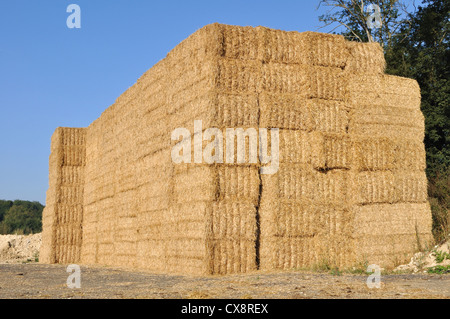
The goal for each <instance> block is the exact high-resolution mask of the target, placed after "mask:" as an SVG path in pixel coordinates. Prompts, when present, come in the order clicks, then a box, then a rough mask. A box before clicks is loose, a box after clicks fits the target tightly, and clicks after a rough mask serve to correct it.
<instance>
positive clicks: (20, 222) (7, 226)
mask: <svg viewBox="0 0 450 319" xmlns="http://www.w3.org/2000/svg"><path fill="white" fill-rule="evenodd" d="M43 210H44V206H43V205H42V204H41V203H39V202H29V201H23V200H15V201H10V200H0V235H6V234H25V235H28V234H34V233H40V232H41V231H42V211H43Z"/></svg>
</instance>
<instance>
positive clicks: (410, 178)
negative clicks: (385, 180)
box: [395, 171, 428, 203]
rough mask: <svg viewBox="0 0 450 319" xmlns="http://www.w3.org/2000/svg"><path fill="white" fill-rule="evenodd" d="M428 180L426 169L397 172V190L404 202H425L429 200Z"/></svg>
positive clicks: (398, 196) (399, 198) (400, 199)
mask: <svg viewBox="0 0 450 319" xmlns="http://www.w3.org/2000/svg"><path fill="white" fill-rule="evenodd" d="M427 188H428V180H427V176H426V174H425V172H424V171H422V172H414V171H412V172H411V171H397V172H395V192H396V196H397V198H398V200H399V201H400V202H404V203H425V202H426V201H427V200H428V189H427Z"/></svg>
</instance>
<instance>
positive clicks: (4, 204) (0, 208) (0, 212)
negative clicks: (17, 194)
mask: <svg viewBox="0 0 450 319" xmlns="http://www.w3.org/2000/svg"><path fill="white" fill-rule="evenodd" d="M12 205H13V202H12V201H10V200H0V223H1V222H2V221H3V218H4V216H5V214H6V213H7V212H8V210H9V209H10V208H11V206H12Z"/></svg>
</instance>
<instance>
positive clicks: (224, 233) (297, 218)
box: [43, 24, 431, 274]
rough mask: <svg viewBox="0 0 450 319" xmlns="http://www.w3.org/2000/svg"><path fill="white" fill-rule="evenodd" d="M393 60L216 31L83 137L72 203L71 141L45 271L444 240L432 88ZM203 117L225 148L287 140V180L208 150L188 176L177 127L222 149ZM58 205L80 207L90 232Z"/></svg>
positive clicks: (245, 267)
mask: <svg viewBox="0 0 450 319" xmlns="http://www.w3.org/2000/svg"><path fill="white" fill-rule="evenodd" d="M384 63H385V62H384V58H383V52H382V50H381V49H380V47H379V46H378V45H374V44H358V43H350V42H346V41H345V40H344V38H343V37H341V36H337V35H326V34H319V33H312V32H306V33H298V32H284V31H278V30H271V29H267V28H263V27H257V28H251V27H235V26H226V25H219V24H213V25H208V26H206V27H204V28H202V29H201V30H199V31H198V32H196V33H194V34H193V35H192V36H190V37H189V38H188V39H186V40H185V41H183V42H182V43H181V44H179V45H178V46H177V47H176V48H175V49H173V50H172V51H171V52H170V53H169V54H168V55H167V57H166V58H165V59H163V60H162V61H160V62H159V63H157V64H156V65H155V66H154V67H153V68H152V69H150V70H149V71H148V72H146V73H145V74H144V75H143V76H142V77H141V78H140V79H139V80H138V82H137V83H136V84H135V85H134V86H132V87H131V88H130V89H128V90H127V91H126V92H125V93H124V94H123V95H122V96H121V97H120V98H119V99H118V100H117V101H116V103H115V104H114V105H113V106H111V107H110V108H108V109H107V110H106V111H105V112H104V113H103V114H102V116H101V117H100V118H99V119H97V120H96V121H95V122H93V123H92V124H91V125H90V126H89V127H88V128H87V129H85V130H82V131H76V132H80V134H81V132H82V133H83V134H85V135H83V136H85V139H83V146H82V147H77V149H78V150H80V152H81V150H82V153H79V159H80V161H79V162H76V161H75V157H74V158H73V160H74V163H75V162H76V163H77V165H78V164H79V166H75V165H71V166H69V167H72V166H75V167H77V168H78V171H77V172H79V173H80V174H82V173H83V171H84V179H81V177H79V178H78V177H77V178H75V177H71V178H69V179H68V184H70V187H71V188H70V190H71V191H69V190H68V188H67V186H66V184H63V182H62V179H61V178H62V177H59V176H62V175H63V171H64V169H66V167H65V166H64V165H61V163H60V162H55V160H53V159H52V158H53V157H54V158H59V157H61V156H62V157H63V158H65V157H64V156H65V153H64V152H65V151H64V150H62V148H61V147H60V144H61V145H62V144H63V143H65V142H64V138H62V137H60V136H64V134H63V133H64V132H66V131H65V129H58V130H57V132H56V133H55V136H54V141H53V142H52V158H51V160H50V189H49V194H48V197H47V208H46V212H45V214H44V245H43V255H45V256H46V257H45V258H44V260H45V261H46V262H69V261H70V262H71V261H77V260H80V261H81V262H82V263H86V264H102V265H109V266H125V267H130V268H141V269H147V270H151V271H157V272H165V273H185V274H186V273H189V274H229V273H239V272H249V271H253V270H256V269H266V270H272V269H292V268H299V267H309V266H313V265H315V264H317V263H320V262H323V261H326V262H327V263H331V264H335V265H337V266H350V265H353V264H355V263H357V262H360V261H363V259H367V260H368V261H370V262H374V263H378V264H381V265H387V264H389V263H391V262H392V260H393V258H394V257H398V256H399V254H400V255H402V256H404V255H408V254H411V253H412V252H413V251H414V250H415V249H417V245H418V241H420V242H421V245H424V244H426V243H427V242H428V241H429V240H430V232H431V226H430V220H431V217H430V209H429V207H428V204H427V202H426V193H425V191H426V179H425V174H424V168H425V166H424V165H425V162H424V147H423V142H422V140H423V131H424V128H423V116H422V114H421V112H420V109H419V105H420V92H419V88H418V86H417V84H416V83H415V82H414V81H412V80H408V79H402V78H397V77H391V76H387V75H384ZM200 120H201V121H202V129H203V132H204V131H205V130H206V129H208V128H218V129H219V130H222V132H224V134H223V136H226V134H225V130H226V129H227V128H242V129H244V130H245V129H256V130H258V129H260V128H267V129H271V128H278V129H280V168H279V171H278V173H277V174H274V175H261V172H260V168H261V166H262V165H261V163H259V162H257V163H253V164H252V163H248V162H247V163H244V164H236V163H235V164H230V163H227V164H219V163H213V164H208V163H206V162H205V161H201V162H197V161H195V162H196V163H194V160H195V154H191V155H192V164H186V163H184V164H175V163H174V162H173V161H172V158H171V152H172V149H173V147H174V145H175V144H177V143H178V141H172V140H171V134H172V132H173V130H174V129H176V128H187V129H188V130H190V132H191V133H192V136H191V137H188V139H190V140H191V142H192V143H191V144H192V149H194V148H195V147H200V146H205V145H206V144H208V142H209V141H202V140H201V135H200V133H203V132H197V134H193V133H194V121H200ZM70 132H72V131H70ZM73 132H75V131H73ZM269 135H270V134H269ZM56 139H57V140H58V141H57V142H55V140H56ZM247 142H248V139H247ZM58 143H59V144H58ZM76 145H78V144H76ZM74 147H75V146H74ZM269 149H270V147H269ZM235 150H236V145H235ZM224 153H225V152H224ZM61 154H63V155H61ZM247 156H248V154H247ZM74 163H72V164H74ZM84 165H85V166H84ZM54 175H55V177H54ZM74 176H75V175H74ZM77 176H78V175H77ZM79 176H81V175H79ZM80 183H81V186H80V187H78V188H77V186H75V185H78V184H80ZM65 187H66V188H67V189H66V188H65ZM83 190H84V195H83ZM78 191H80V192H81V193H79V192H78ZM70 196H71V198H72V199H69V197H70ZM59 203H61V205H62V204H64V205H66V206H67V205H75V203H77V205H79V206H78V207H80V212H82V223H81V219H74V217H70V216H72V215H73V216H75V214H72V215H71V213H68V212H69V210H66V211H64V210H61V212H60V211H59V210H57V209H56V207H57V205H59ZM81 203H82V205H81ZM77 216H78V215H77ZM75 221H76V222H77V223H76V222H75ZM69 222H70V223H69ZM81 226H82V228H81ZM70 227H72V231H73V232H74V233H77V232H79V231H81V229H82V244H80V243H81V237H77V240H78V241H76V244H77V245H78V246H77V247H81V252H80V250H79V248H78V250H73V251H75V253H74V254H75V255H73V256H75V257H73V256H72V255H69V253H68V252H67V251H69V250H67V249H68V248H67V247H69V246H67V243H66V242H64V240H62V241H61V240H60V237H59V236H60V234H63V233H64V234H65V232H66V230H68V229H69V228H70ZM77 234H78V233H77ZM64 236H65V235H64ZM70 254H72V253H70ZM66 256H67V257H66ZM402 258H403V257H402Z"/></svg>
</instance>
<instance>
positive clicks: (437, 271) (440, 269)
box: [427, 266, 450, 275]
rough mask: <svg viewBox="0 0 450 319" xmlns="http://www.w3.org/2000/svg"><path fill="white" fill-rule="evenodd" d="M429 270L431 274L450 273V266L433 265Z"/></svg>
mask: <svg viewBox="0 0 450 319" xmlns="http://www.w3.org/2000/svg"><path fill="white" fill-rule="evenodd" d="M427 272H428V273H429V274H439V275H444V274H450V266H435V267H431V268H428V270H427Z"/></svg>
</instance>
